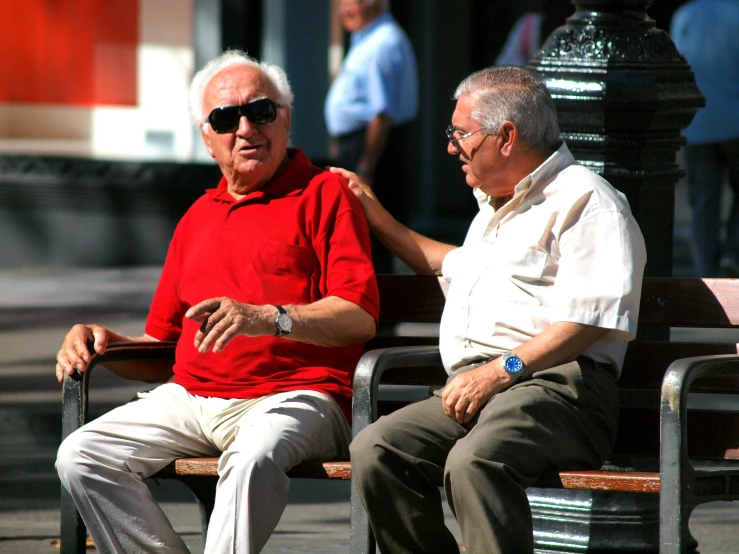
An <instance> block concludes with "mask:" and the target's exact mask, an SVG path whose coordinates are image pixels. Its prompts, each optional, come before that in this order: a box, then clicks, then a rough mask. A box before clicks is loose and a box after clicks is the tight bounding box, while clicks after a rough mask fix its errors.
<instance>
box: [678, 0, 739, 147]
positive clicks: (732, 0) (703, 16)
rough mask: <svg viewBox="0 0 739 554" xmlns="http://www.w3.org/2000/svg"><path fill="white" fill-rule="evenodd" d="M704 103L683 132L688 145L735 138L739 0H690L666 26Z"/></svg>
mask: <svg viewBox="0 0 739 554" xmlns="http://www.w3.org/2000/svg"><path fill="white" fill-rule="evenodd" d="M670 36H671V37H672V40H673V42H674V43H675V46H677V49H678V51H679V52H680V53H681V54H682V55H683V56H684V57H685V59H686V60H687V61H688V63H689V64H690V67H691V69H692V70H693V73H694V74H695V82H696V83H697V85H698V89H699V90H700V91H701V92H702V93H703V96H705V97H706V107H705V108H702V109H701V110H699V111H698V113H697V114H696V116H695V118H694V119H693V121H692V122H691V124H690V125H689V126H688V128H687V129H685V131H684V132H683V134H684V135H685V138H686V139H687V140H688V144H702V143H707V142H723V141H726V140H731V139H735V138H739V0H694V1H693V2H689V3H687V4H685V5H683V6H682V7H680V8H679V9H678V10H677V11H676V12H675V15H674V16H673V18H672V24H671V26H670Z"/></svg>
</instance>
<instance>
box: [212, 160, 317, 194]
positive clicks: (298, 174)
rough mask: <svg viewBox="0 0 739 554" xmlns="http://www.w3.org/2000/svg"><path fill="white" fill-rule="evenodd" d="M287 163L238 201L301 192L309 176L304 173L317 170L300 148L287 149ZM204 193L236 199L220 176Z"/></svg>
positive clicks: (224, 179) (223, 178)
mask: <svg viewBox="0 0 739 554" xmlns="http://www.w3.org/2000/svg"><path fill="white" fill-rule="evenodd" d="M287 157H288V160H289V161H288V164H287V167H286V168H285V169H284V171H282V173H280V174H279V175H278V176H277V177H275V178H274V179H273V180H271V181H270V182H269V183H267V184H266V185H264V186H263V187H262V188H260V189H257V190H255V191H254V192H252V193H250V194H247V195H246V196H245V197H244V198H242V199H241V200H239V202H244V201H247V200H253V199H256V198H264V197H265V196H266V197H270V198H277V197H284V196H297V195H298V194H300V193H302V192H303V190H304V189H305V187H306V186H307V185H308V182H309V181H310V178H308V179H306V178H305V177H304V176H305V175H306V173H311V172H315V171H317V168H316V167H314V166H313V164H312V163H311V161H310V160H309V159H308V156H306V155H305V153H304V152H303V151H302V150H301V149H300V148H288V149H287ZM205 192H206V194H207V195H208V196H210V197H211V198H212V199H213V200H219V201H221V202H226V203H229V204H233V203H235V202H236V199H235V198H234V197H233V196H231V193H229V192H228V183H227V182H226V178H225V177H221V180H220V182H219V183H218V186H217V187H216V188H213V189H207V190H206V191H205Z"/></svg>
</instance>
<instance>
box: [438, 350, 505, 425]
mask: <svg viewBox="0 0 739 554" xmlns="http://www.w3.org/2000/svg"><path fill="white" fill-rule="evenodd" d="M510 384H511V378H510V377H509V376H508V374H507V373H506V372H505V370H504V369H503V368H502V367H501V366H500V363H499V362H498V360H497V359H496V360H493V361H492V362H490V363H489V364H485V365H483V366H480V367H477V368H475V369H472V370H470V371H466V372H464V373H460V374H459V375H457V376H456V377H455V378H454V379H452V380H451V381H450V382H449V384H447V385H446V386H445V387H444V390H443V392H442V394H441V405H442V406H443V407H444V412H446V414H447V415H448V416H449V417H451V418H452V419H454V420H455V421H456V422H457V423H462V424H464V423H469V422H470V421H471V420H472V418H473V417H475V414H477V412H478V411H480V409H481V408H482V407H483V406H484V405H485V404H487V402H488V400H490V399H491V398H492V397H493V396H495V395H496V394H497V393H499V392H500V391H502V390H504V389H506V388H507V387H508V386H509V385H510Z"/></svg>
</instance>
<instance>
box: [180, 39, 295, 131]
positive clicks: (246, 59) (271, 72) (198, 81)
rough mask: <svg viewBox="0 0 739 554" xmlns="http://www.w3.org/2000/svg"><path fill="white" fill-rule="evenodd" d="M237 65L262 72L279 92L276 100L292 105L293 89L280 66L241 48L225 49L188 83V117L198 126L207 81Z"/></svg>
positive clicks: (284, 104)
mask: <svg viewBox="0 0 739 554" xmlns="http://www.w3.org/2000/svg"><path fill="white" fill-rule="evenodd" d="M238 65H245V66H248V67H253V68H255V69H258V70H259V71H261V72H262V73H264V75H265V76H266V77H267V78H268V79H269V80H270V81H272V84H273V85H274V86H275V88H276V89H277V92H278V94H279V98H278V99H277V102H278V103H279V104H282V105H283V106H287V107H290V106H292V103H293V91H292V88H290V82H289V81H288V80H287V75H286V74H285V71H284V70H283V69H282V68H281V67H278V66H276V65H273V64H271V63H267V62H260V61H258V60H255V59H254V58H252V57H250V56H249V55H248V54H246V53H245V52H242V51H241V50H227V51H226V52H224V53H223V54H221V55H220V56H218V57H217V58H215V59H212V60H210V61H209V62H208V63H207V64H205V67H203V69H201V70H200V71H198V72H197V73H196V74H195V77H193V78H192V83H190V117H191V118H192V121H193V123H194V124H195V125H197V126H198V127H200V126H201V125H202V124H203V120H204V119H205V116H206V114H204V113H203V100H204V96H205V89H206V87H207V86H208V83H210V82H211V80H212V79H213V77H215V76H216V75H217V74H218V73H220V72H221V71H223V70H224V69H226V68H228V67H234V66H238Z"/></svg>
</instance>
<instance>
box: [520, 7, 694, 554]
mask: <svg viewBox="0 0 739 554" xmlns="http://www.w3.org/2000/svg"><path fill="white" fill-rule="evenodd" d="M573 4H574V5H575V8H576V11H575V13H574V14H573V15H572V16H571V17H570V18H568V19H567V23H566V25H564V26H563V27H559V28H558V29H556V30H555V31H554V33H552V35H551V36H550V37H549V38H548V39H547V41H546V42H545V44H544V46H543V48H542V50H541V51H540V52H539V54H538V55H537V56H536V57H535V58H534V59H533V60H532V61H531V62H530V64H529V67H531V68H532V69H535V70H537V71H539V72H540V73H542V74H543V75H544V76H545V79H546V81H547V86H548V88H549V90H550V91H551V93H552V96H553V97H554V101H555V104H556V105H557V111H558V115H559V121H560V127H561V130H562V135H563V138H564V139H565V141H566V142H567V144H568V146H569V148H570V150H571V151H572V153H573V155H574V156H575V158H576V159H578V160H579V161H580V162H582V163H583V164H585V165H586V166H587V167H589V168H590V169H592V170H593V171H595V172H596V173H598V174H600V175H602V176H603V177H604V178H606V179H607V180H608V181H609V182H610V183H611V184H613V185H614V186H615V187H616V188H617V189H619V190H621V191H622V192H623V193H624V194H626V196H627V198H628V199H629V203H630V204H631V208H632V211H633V212H634V215H635V217H636V219H637V221H638V222H639V225H640V226H641V229H642V232H643V233H644V238H645V241H646V244H647V253H648V262H647V267H646V274H647V275H650V276H669V275H671V273H672V234H673V212H674V200H675V196H674V194H675V192H674V186H675V183H676V182H677V180H678V179H679V177H680V170H679V168H678V166H677V163H676V154H677V150H678V149H679V148H680V146H681V145H682V144H683V139H682V137H681V136H680V131H681V130H682V129H684V128H685V127H686V126H687V125H688V124H689V123H690V121H691V120H692V118H693V116H694V115H695V113H696V112H697V110H698V109H699V108H700V107H701V106H703V103H704V102H703V97H702V96H701V94H700V92H699V91H698V88H697V87H696V85H695V80H694V78H693V74H692V72H691V70H690V68H689V67H688V65H687V63H686V62H685V60H684V58H682V57H681V56H680V55H679V54H678V52H677V50H676V49H675V46H674V44H673V43H672V41H671V40H670V37H669V35H668V34H667V33H665V32H664V31H662V30H660V29H657V28H656V26H655V23H654V21H653V20H652V19H650V18H649V17H648V16H647V8H648V7H649V6H650V5H651V4H652V0H573ZM657 331H658V334H661V335H662V336H661V337H660V338H667V333H668V332H669V330H667V329H665V330H657ZM659 331H662V333H659ZM652 338H657V337H652ZM655 467H656V466H655ZM529 500H530V502H531V506H532V513H533V516H534V529H535V531H534V534H535V544H536V546H535V548H536V551H537V552H539V553H547V552H590V553H595V552H597V553H601V554H606V553H613V552H658V532H659V525H658V521H659V517H658V499H657V497H656V495H650V494H626V493H599V492H590V491H554V490H547V489H530V490H529ZM688 542H689V544H688V547H689V549H688V551H689V552H695V549H696V546H697V544H696V542H695V540H694V539H692V538H689V541H688Z"/></svg>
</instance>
